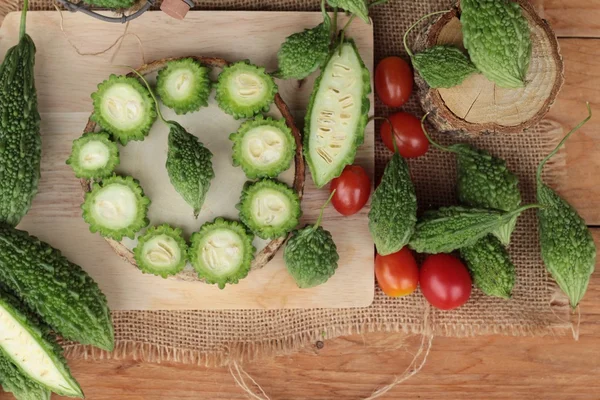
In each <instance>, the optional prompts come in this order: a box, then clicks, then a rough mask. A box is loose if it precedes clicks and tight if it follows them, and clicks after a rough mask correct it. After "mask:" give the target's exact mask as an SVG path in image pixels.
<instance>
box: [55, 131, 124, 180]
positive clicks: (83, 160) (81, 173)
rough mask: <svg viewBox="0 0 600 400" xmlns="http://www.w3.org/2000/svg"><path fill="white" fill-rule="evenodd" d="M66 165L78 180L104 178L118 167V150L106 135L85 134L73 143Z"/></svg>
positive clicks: (100, 133)
mask: <svg viewBox="0 0 600 400" xmlns="http://www.w3.org/2000/svg"><path fill="white" fill-rule="evenodd" d="M67 164H68V165H70V166H71V168H72V169H73V171H74V172H75V176H76V177H78V178H88V179H90V178H96V179H98V178H105V177H107V176H110V175H112V173H113V171H114V170H115V168H116V167H117V165H119V149H118V148H117V144H116V143H115V142H113V141H111V140H110V136H109V135H108V133H105V132H99V133H92V132H89V133H85V134H84V135H83V136H81V137H80V138H79V139H76V140H74V141H73V147H72V149H71V155H70V156H69V159H68V160H67Z"/></svg>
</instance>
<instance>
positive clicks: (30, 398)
mask: <svg viewBox="0 0 600 400" xmlns="http://www.w3.org/2000/svg"><path fill="white" fill-rule="evenodd" d="M0 384H2V390H4V391H5V392H7V393H12V395H13V396H14V397H15V399H16V400H50V396H51V395H52V392H51V391H50V390H48V389H46V388H45V387H44V386H42V385H40V384H39V383H37V382H34V381H32V380H31V379H29V378H28V377H27V375H25V374H24V373H22V372H21V371H20V370H19V368H18V367H17V366H16V365H15V364H13V363H12V361H11V360H10V359H9V358H7V357H6V356H4V355H2V354H0Z"/></svg>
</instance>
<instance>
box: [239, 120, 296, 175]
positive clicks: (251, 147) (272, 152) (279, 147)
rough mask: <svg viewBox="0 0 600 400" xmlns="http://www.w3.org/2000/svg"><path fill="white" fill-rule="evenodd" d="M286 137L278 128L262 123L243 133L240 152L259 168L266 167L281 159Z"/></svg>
mask: <svg viewBox="0 0 600 400" xmlns="http://www.w3.org/2000/svg"><path fill="white" fill-rule="evenodd" d="M285 144H286V138H285V136H284V133H283V132H281V131H280V130H279V129H277V128H275V127H273V126H268V125H263V126H257V127H255V128H253V129H251V130H249V131H248V132H246V133H245V134H244V138H243V139H242V152H243V154H244V157H245V158H246V159H247V160H249V161H250V162H251V163H252V164H253V165H255V166H257V167H259V168H267V167H269V166H270V165H273V164H276V163H277V162H279V160H281V158H282V157H283V155H284V152H285Z"/></svg>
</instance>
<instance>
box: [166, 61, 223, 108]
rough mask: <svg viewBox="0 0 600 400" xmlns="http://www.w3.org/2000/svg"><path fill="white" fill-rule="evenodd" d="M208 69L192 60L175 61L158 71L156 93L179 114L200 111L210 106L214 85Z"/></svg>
mask: <svg viewBox="0 0 600 400" xmlns="http://www.w3.org/2000/svg"><path fill="white" fill-rule="evenodd" d="M208 72H209V70H208V68H206V67H203V66H202V65H200V64H199V63H198V62H196V61H194V60H193V59H191V58H184V59H182V60H173V61H169V62H168V63H167V66H166V67H165V68H163V69H161V70H160V71H158V77H157V79H156V91H157V92H158V95H159V96H160V98H161V100H162V102H163V103H164V104H165V105H166V106H167V107H169V108H171V109H173V110H175V112H176V113H177V114H186V113H188V112H192V111H198V110H199V109H200V107H203V106H207V105H208V96H209V95H210V90H211V87H212V83H211V81H210V79H209V77H208Z"/></svg>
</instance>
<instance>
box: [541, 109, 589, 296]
mask: <svg viewBox="0 0 600 400" xmlns="http://www.w3.org/2000/svg"><path fill="white" fill-rule="evenodd" d="M588 112H589V116H588V117H587V118H586V119H585V120H584V121H582V122H581V123H580V124H579V125H578V126H577V127H575V128H574V129H573V130H571V132H569V133H568V134H567V135H566V136H565V137H564V139H563V140H562V141H561V142H560V144H559V145H558V146H557V147H556V148H555V149H554V150H553V151H552V152H551V153H550V154H549V155H548V156H547V157H546V158H544V160H542V162H541V163H540V165H539V166H538V170H537V199H538V203H540V204H541V205H542V206H543V207H542V208H540V209H539V210H538V217H539V229H540V246H541V249H542V260H543V261H544V264H545V265H546V268H547V269H548V271H549V272H550V274H551V275H552V277H553V278H554V279H555V280H556V282H557V283H558V286H559V287H560V288H561V289H562V291H563V292H565V293H566V294H567V296H568V297H569V301H570V303H571V306H572V307H573V308H575V307H577V305H578V304H579V302H580V301H581V299H582V298H583V296H584V295H585V292H586V290H587V287H588V284H589V282H590V276H591V275H592V273H593V272H594V268H595V266H596V245H595V244H594V239H593V237H592V234H591V232H590V230H589V229H588V227H587V225H586V223H585V221H584V220H583V218H581V216H580V215H579V214H578V213H577V211H576V210H575V209H574V208H573V207H572V206H571V205H570V204H569V203H568V202H567V201H566V200H564V199H563V198H561V197H560V196H559V195H558V194H557V193H556V192H555V191H554V190H552V189H551V188H550V187H549V186H548V185H546V184H545V183H544V181H543V180H542V171H543V168H544V165H546V163H547V162H548V160H550V158H552V156H554V155H555V154H556V152H557V151H558V149H560V148H561V147H562V145H563V144H564V142H565V141H566V140H567V139H568V138H569V137H570V136H571V135H572V134H573V133H574V132H576V131H577V130H578V129H579V128H581V126H583V124H585V123H586V122H587V121H589V119H590V118H591V117H592V110H591V109H590V105H589V104H588Z"/></svg>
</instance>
